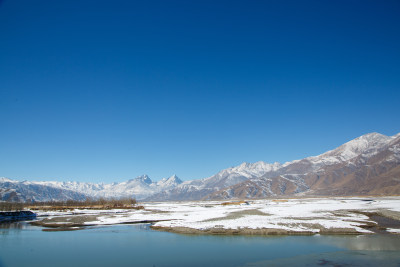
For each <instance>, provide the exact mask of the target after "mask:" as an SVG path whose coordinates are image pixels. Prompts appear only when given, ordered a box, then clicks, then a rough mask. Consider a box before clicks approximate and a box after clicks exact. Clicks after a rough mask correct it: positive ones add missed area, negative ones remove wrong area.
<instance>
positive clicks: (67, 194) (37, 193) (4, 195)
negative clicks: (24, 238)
mask: <svg viewBox="0 0 400 267" xmlns="http://www.w3.org/2000/svg"><path fill="white" fill-rule="evenodd" d="M180 183H182V181H181V180H180V179H179V178H178V177H177V176H176V175H173V176H171V177H169V178H164V179H162V180H161V181H159V182H153V181H152V180H151V179H150V178H149V177H148V176H147V175H142V176H139V177H137V178H135V179H131V180H128V181H126V182H121V183H112V184H103V183H100V184H95V183H82V182H28V181H23V182H20V181H15V180H11V179H7V178H0V200H5V201H32V200H33V201H50V200H62V201H65V200H69V199H74V200H84V199H86V198H88V197H90V198H100V197H104V198H112V197H113V198H121V197H134V198H137V199H143V198H145V197H148V196H150V195H152V194H155V193H157V192H160V191H162V190H168V189H171V188H173V187H175V186H177V185H179V184H180Z"/></svg>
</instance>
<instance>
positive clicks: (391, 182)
mask: <svg viewBox="0 0 400 267" xmlns="http://www.w3.org/2000/svg"><path fill="white" fill-rule="evenodd" d="M345 194H347V195H349V194H359V195H361V194H400V133H399V134H397V135H394V136H385V135H382V134H379V133H370V134H366V135H363V136H360V137H358V138H356V139H354V140H351V141H349V142H347V143H345V144H343V145H341V146H339V147H338V148H336V149H333V150H330V151H327V152H325V153H323V154H321V155H318V156H312V157H307V158H304V159H301V160H294V161H291V162H286V163H284V164H280V163H278V162H275V163H272V164H270V163H266V162H263V161H259V162H256V163H242V164H240V165H239V166H236V167H231V168H228V169H224V170H222V171H220V172H218V173H217V174H215V175H213V176H211V177H208V178H204V179H199V180H191V181H185V182H182V181H181V180H180V179H179V178H178V177H177V176H176V175H173V176H171V177H169V178H164V179H162V180H160V181H158V182H153V181H152V180H151V179H150V178H149V177H148V176H147V175H142V176H139V177H137V178H135V179H131V180H128V181H126V182H121V183H112V184H103V183H100V184H95V183H81V182H28V181H24V182H19V181H14V180H10V179H6V178H2V179H0V200H14V201H27V200H35V201H46V200H67V199H85V198H86V197H93V198H98V197H105V198H110V197H114V198H118V197H135V198H137V199H138V200H152V201H166V200H200V199H229V198H262V197H274V196H280V195H285V196H290V195H345Z"/></svg>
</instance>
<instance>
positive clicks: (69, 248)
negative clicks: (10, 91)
mask: <svg viewBox="0 0 400 267" xmlns="http://www.w3.org/2000/svg"><path fill="white" fill-rule="evenodd" d="M399 252H400V236H398V235H397V236H396V235H389V234H386V235H361V236H320V235H316V236H272V237H265V236H263V237H261V236H213V235H179V234H174V233H168V232H159V231H154V230H151V229H149V226H148V225H146V224H139V225H114V226H103V227H93V228H89V229H85V230H79V231H59V232H45V231H42V228H41V227H36V226H31V225H29V224H27V223H25V222H18V223H12V224H2V225H1V228H0V267H13V266H51V267H53V266H58V267H61V266H68V267H71V266H72V267H78V266H139V267H142V266H143V267H190V266H194V267H200V266H202V267H204V266H211V267H214V266H215V267H217V266H218V267H239V266H240V267H258V266H346V265H351V266H400V253H399Z"/></svg>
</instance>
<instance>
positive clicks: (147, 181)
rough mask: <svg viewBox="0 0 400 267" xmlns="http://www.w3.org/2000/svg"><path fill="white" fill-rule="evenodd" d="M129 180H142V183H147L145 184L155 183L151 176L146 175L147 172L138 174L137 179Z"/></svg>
mask: <svg viewBox="0 0 400 267" xmlns="http://www.w3.org/2000/svg"><path fill="white" fill-rule="evenodd" d="M129 181H138V182H142V183H145V184H151V183H153V181H152V180H151V179H150V177H149V176H148V175H146V174H144V175H141V176H138V177H136V178H135V179H131V180H129Z"/></svg>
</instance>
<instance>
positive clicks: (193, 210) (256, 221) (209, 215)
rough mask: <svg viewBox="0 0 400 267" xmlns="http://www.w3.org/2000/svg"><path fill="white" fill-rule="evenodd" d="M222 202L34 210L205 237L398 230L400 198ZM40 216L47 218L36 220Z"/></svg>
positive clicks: (47, 222) (49, 220) (64, 221)
mask: <svg viewBox="0 0 400 267" xmlns="http://www.w3.org/2000/svg"><path fill="white" fill-rule="evenodd" d="M223 204H224V202H221V201H204V202H160V203H144V204H143V206H144V207H145V209H143V210H112V211H98V210H96V211H93V210H74V211H73V212H66V213H59V214H58V213H57V212H52V213H46V212H39V214H38V215H39V222H38V224H39V225H42V226H45V227H46V226H48V227H64V228H70V227H84V226H94V225H111V224H121V223H140V222H152V223H153V225H152V227H153V228H154V229H158V230H165V231H173V232H179V233H210V234H263V235H268V234H317V233H321V234H357V233H373V232H376V231H377V230H379V231H383V232H386V233H389V232H390V233H393V234H396V233H399V231H400V230H398V229H400V223H399V221H400V197H381V198H376V197H374V198H323V199H321V198H319V199H287V200H284V199H279V200H252V201H248V202H245V203H241V204H238V203H234V204H230V205H223ZM236 204H237V205H236ZM41 216H47V217H43V219H42V220H40V218H41ZM379 218H384V219H385V220H384V221H382V220H378V219H379ZM386 230H387V231H386Z"/></svg>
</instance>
